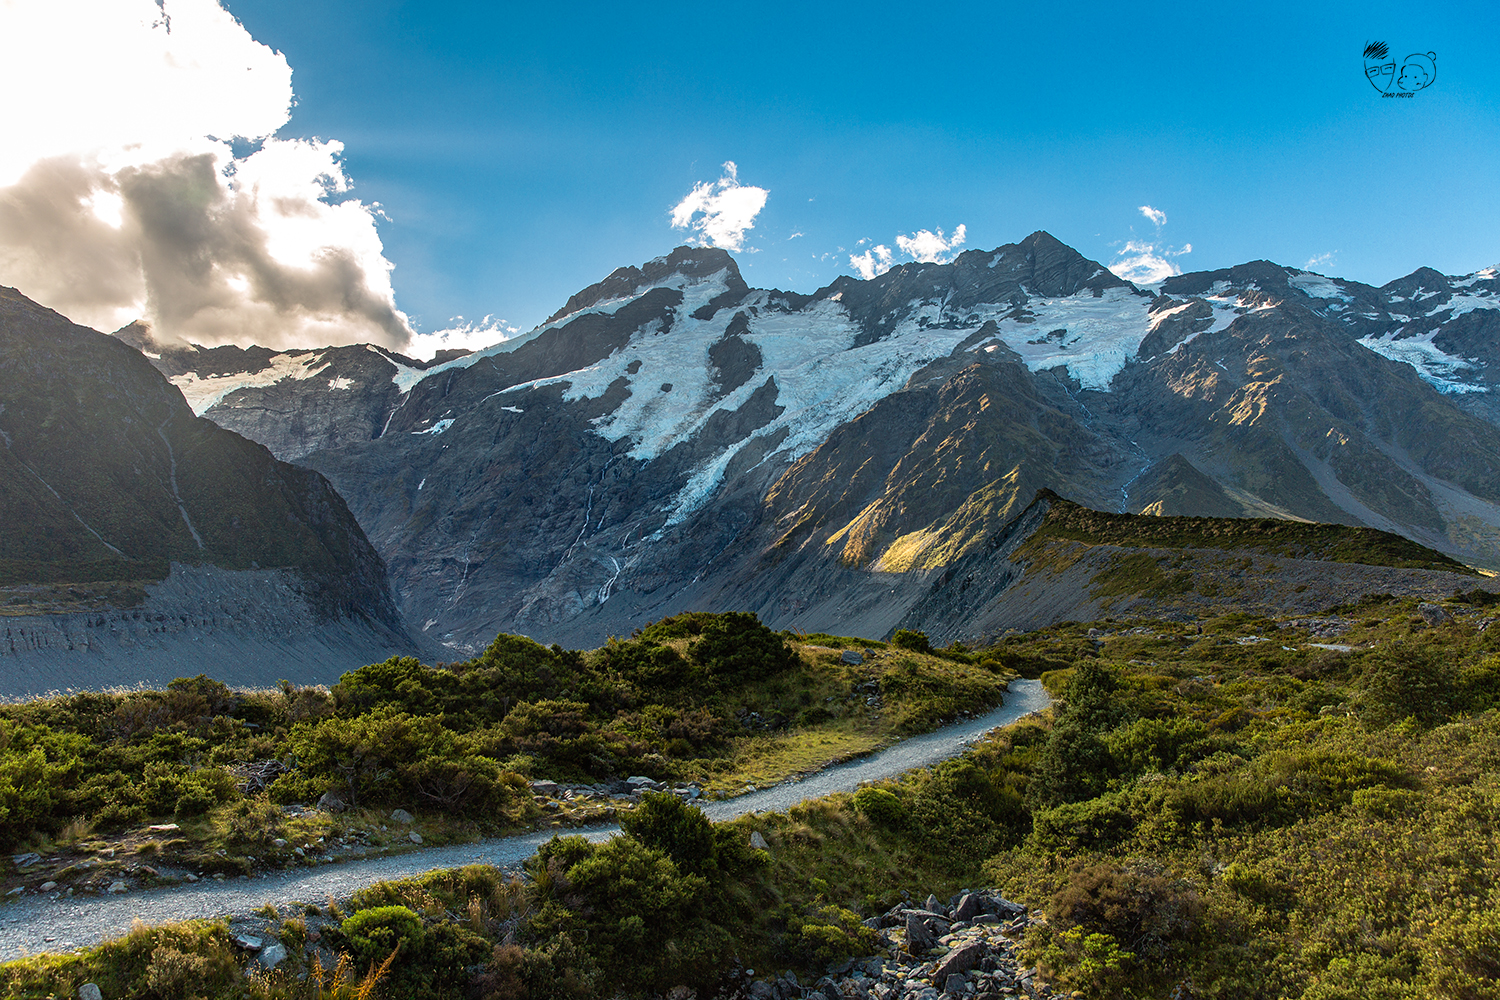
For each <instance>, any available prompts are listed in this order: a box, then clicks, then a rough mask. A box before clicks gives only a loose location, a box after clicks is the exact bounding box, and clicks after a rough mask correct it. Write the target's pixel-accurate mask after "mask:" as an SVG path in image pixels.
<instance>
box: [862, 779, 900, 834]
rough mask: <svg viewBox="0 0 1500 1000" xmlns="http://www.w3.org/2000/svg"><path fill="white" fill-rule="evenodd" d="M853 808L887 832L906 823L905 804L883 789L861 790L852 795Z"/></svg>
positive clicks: (893, 793)
mask: <svg viewBox="0 0 1500 1000" xmlns="http://www.w3.org/2000/svg"><path fill="white" fill-rule="evenodd" d="M854 808H856V809H858V810H859V811H860V812H861V813H863V814H864V815H866V816H868V817H869V818H870V822H872V823H874V824H876V825H877V826H883V827H885V828H886V829H888V830H895V829H899V828H900V827H901V826H902V825H903V824H904V823H905V822H906V804H905V803H903V802H902V801H901V799H900V798H899V797H898V796H897V795H896V793H895V792H892V791H890V790H888V789H885V788H861V789H860V790H859V791H857V792H855V793H854Z"/></svg>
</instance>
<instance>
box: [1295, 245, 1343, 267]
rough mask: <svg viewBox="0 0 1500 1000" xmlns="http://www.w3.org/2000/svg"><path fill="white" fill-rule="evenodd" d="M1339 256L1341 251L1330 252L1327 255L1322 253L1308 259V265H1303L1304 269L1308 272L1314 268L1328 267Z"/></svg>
mask: <svg viewBox="0 0 1500 1000" xmlns="http://www.w3.org/2000/svg"><path fill="white" fill-rule="evenodd" d="M1338 255H1339V251H1337V250H1330V251H1328V252H1327V253H1320V254H1317V255H1315V256H1312V257H1309V258H1307V263H1306V264H1303V265H1302V267H1303V269H1304V270H1308V271H1311V270H1313V269H1314V268H1319V267H1326V266H1327V265H1329V264H1332V263H1333V260H1334V258H1335V257H1337V256H1338Z"/></svg>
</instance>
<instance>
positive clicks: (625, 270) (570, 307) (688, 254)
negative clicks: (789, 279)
mask: <svg viewBox="0 0 1500 1000" xmlns="http://www.w3.org/2000/svg"><path fill="white" fill-rule="evenodd" d="M720 272H724V284H725V286H726V289H727V291H730V292H736V293H738V294H740V295H743V294H744V293H745V292H747V291H748V290H749V286H748V285H746V284H745V279H744V278H743V277H742V276H741V275H740V269H739V265H737V264H736V263H735V262H734V258H733V257H731V256H730V255H729V252H728V251H727V250H720V249H719V248H717V247H690V246H680V247H678V248H676V249H675V250H673V251H672V252H671V253H669V254H667V255H666V256H664V257H656V258H654V259H652V260H648V261H646V263H644V264H642V265H641V266H640V267H635V266H633V265H632V266H627V267H617V268H615V269H614V270H613V271H611V272H610V273H609V276H608V277H606V278H605V279H604V280H603V281H597V282H595V283H594V284H592V285H590V286H588V287H587V288H585V289H584V290H583V291H581V292H578V293H577V294H575V295H574V296H573V297H572V298H570V299H568V301H567V303H566V304H565V305H564V306H563V307H562V308H561V309H559V310H558V311H557V312H555V313H553V314H552V315H551V316H548V317H547V322H548V323H552V322H554V321H556V320H559V319H561V318H562V317H564V316H570V315H572V314H573V313H576V312H579V311H580V310H583V309H587V308H589V307H590V306H594V305H597V304H599V303H600V302H608V301H609V300H611V299H623V298H628V297H629V296H632V295H636V294H638V293H639V292H641V291H643V290H644V289H647V288H650V287H651V286H653V285H663V284H667V283H669V282H671V281H672V279H673V278H675V277H681V278H685V279H687V280H689V281H701V280H703V279H704V278H709V277H712V276H713V275H715V274H718V273H720Z"/></svg>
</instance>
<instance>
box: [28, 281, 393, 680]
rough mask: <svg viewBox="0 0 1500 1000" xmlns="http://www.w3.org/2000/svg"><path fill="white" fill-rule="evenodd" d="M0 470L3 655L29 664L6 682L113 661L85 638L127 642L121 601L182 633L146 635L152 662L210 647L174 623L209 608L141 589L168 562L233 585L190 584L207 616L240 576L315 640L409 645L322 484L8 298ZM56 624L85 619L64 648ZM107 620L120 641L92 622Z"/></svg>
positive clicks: (114, 348)
mask: <svg viewBox="0 0 1500 1000" xmlns="http://www.w3.org/2000/svg"><path fill="white" fill-rule="evenodd" d="M0 469H3V473H0V511H3V513H4V517H3V519H0V624H3V626H4V630H5V632H6V634H7V640H6V641H5V642H3V643H0V654H7V658H9V657H10V656H14V657H17V658H18V659H16V660H11V661H10V666H11V669H10V670H9V671H8V674H9V675H10V676H9V679H10V680H15V678H16V677H17V676H19V674H20V673H24V672H25V670H24V669H23V667H22V665H21V663H20V661H21V660H23V659H34V658H35V657H36V656H43V657H44V658H45V656H47V655H51V653H52V652H57V651H59V650H62V651H65V652H82V651H83V649H85V648H89V649H92V650H93V652H94V653H95V654H97V655H96V656H95V659H99V658H100V657H104V655H105V654H104V652H103V648H102V647H103V646H110V645H111V644H110V643H107V642H106V643H102V644H101V643H98V642H88V641H85V640H83V639H82V638H81V637H82V636H84V635H85V634H95V633H91V632H90V630H91V629H94V630H96V631H97V629H99V628H105V631H106V632H109V631H113V632H117V633H118V632H119V631H120V629H119V627H118V626H119V625H120V622H121V621H123V620H115V619H116V618H117V612H118V611H119V609H118V607H113V608H112V609H110V610H106V608H105V605H118V604H120V603H122V601H121V600H119V598H122V597H123V598H125V600H124V601H123V603H124V604H126V605H127V606H129V605H131V604H133V603H137V604H138V603H139V602H144V605H143V606H144V608H145V609H147V610H149V612H150V614H151V615H152V616H153V620H155V621H158V622H164V621H166V620H167V619H168V618H170V620H171V622H172V626H173V627H171V628H168V627H166V626H165V625H164V626H163V628H162V629H159V630H158V629H149V630H148V631H151V632H153V633H157V639H156V640H154V641H153V643H150V644H147V645H148V646H149V647H150V649H147V648H146V647H141V652H140V656H142V657H145V658H149V657H150V656H152V655H155V654H153V653H152V652H151V651H150V650H155V653H156V654H159V653H160V652H161V651H162V650H163V649H165V648H166V647H167V646H171V645H173V642H171V641H168V637H169V636H175V637H176V639H175V640H173V641H175V642H176V643H177V644H181V643H193V642H198V641H201V640H202V639H203V631H204V630H203V629H202V628H196V627H195V628H185V629H178V628H176V627H175V626H176V625H177V624H181V623H186V622H188V620H189V619H190V618H191V619H193V620H194V621H198V620H199V619H204V620H205V621H206V620H207V619H208V618H213V612H212V611H211V610H205V609H203V608H199V607H197V606H196V605H194V606H193V607H191V608H189V607H188V606H187V605H183V606H182V607H181V608H179V607H178V606H177V604H174V603H173V601H172V600H170V599H168V598H167V597H166V596H165V594H163V595H161V596H158V597H153V596H152V594H149V593H148V592H147V591H148V590H149V589H150V587H149V585H153V584H158V583H161V582H162V581H164V580H167V579H168V578H176V577H179V576H180V572H179V570H178V569H174V566H177V567H181V571H182V572H188V573H191V572H192V570H191V569H190V568H191V567H206V568H215V569H217V570H220V571H223V572H222V573H218V574H211V575H210V578H208V579H209V582H208V583H204V584H202V585H200V586H196V587H192V588H189V589H190V590H192V591H194V594H195V595H196V596H195V597H194V600H198V599H202V600H206V601H208V602H209V604H210V605H212V606H213V607H217V606H219V605H220V604H222V603H223V602H225V601H231V602H232V601H233V600H235V599H236V596H235V595H236V594H237V593H238V591H239V590H241V589H243V588H241V587H240V581H237V580H236V578H235V576H234V575H235V574H242V575H243V574H249V575H252V576H253V575H256V574H260V575H264V574H267V573H270V574H273V575H276V576H277V581H276V583H275V584H273V585H270V589H269V591H268V592H269V593H270V594H272V596H271V597H270V598H268V599H266V600H259V601H258V603H259V605H260V606H261V612H263V613H266V614H271V616H272V617H273V618H274V617H275V616H274V614H272V612H273V611H275V610H276V609H278V608H279V609H280V610H282V611H285V612H286V613H287V614H288V615H291V617H292V619H295V620H296V621H297V622H299V623H301V625H302V626H304V627H306V628H313V627H317V626H321V625H323V624H327V623H337V622H351V621H354V622H358V623H360V624H359V625H358V628H359V629H360V630H361V634H362V635H363V634H364V633H366V632H368V633H369V636H377V637H379V639H378V641H364V640H361V643H362V648H361V652H360V654H359V655H361V656H363V655H367V654H368V653H369V652H371V651H374V650H376V649H379V648H384V647H383V646H382V643H384V644H385V646H389V647H392V648H404V649H412V648H414V647H413V644H412V641H411V639H410V638H409V637H407V636H406V635H405V632H404V626H403V625H402V622H401V618H400V615H399V613H398V612H397V610H396V608H395V605H394V604H393V602H392V600H391V596H390V590H389V586H388V584H387V581H386V569H385V564H384V562H383V560H382V559H381V557H380V555H379V553H378V552H376V551H375V549H374V548H373V546H371V544H370V542H369V540H368V539H367V538H366V537H365V534H364V532H363V531H362V530H361V529H360V527H359V524H358V523H357V521H356V520H355V518H354V516H353V515H352V514H351V513H350V511H349V508H348V506H347V505H346V504H345V502H344V500H343V498H342V497H340V496H339V494H338V493H337V492H336V491H335V490H334V488H333V487H332V486H331V485H330V484H329V483H328V481H327V480H326V479H325V478H324V477H323V476H321V475H319V474H318V473H316V472H313V471H311V470H309V469H306V468H302V467H299V466H294V465H290V464H287V463H285V462H281V461H278V460H277V459H276V458H274V457H273V456H272V455H271V454H270V453H269V452H268V451H267V450H266V449H265V448H264V447H262V446H261V445H259V444H256V443H254V442H252V441H249V440H246V439H245V438H243V437H241V436H240V435H238V434H235V433H233V432H231V431H227V430H224V429H223V428H221V427H219V426H217V425H215V424H214V423H213V422H212V421H209V420H205V419H202V418H200V417H196V416H194V414H193V412H192V410H191V409H190V408H189V407H188V405H187V403H186V401H185V400H184V398H183V396H182V393H181V392H180V391H178V389H177V388H176V387H175V386H173V385H172V384H171V383H170V382H169V381H167V379H165V378H164V377H162V375H161V374H160V373H159V372H158V371H157V370H155V369H154V368H153V367H152V365H151V364H150V363H149V362H148V360H147V359H146V358H145V357H143V356H142V355H141V353H140V352H138V351H137V350H134V349H132V348H131V347H129V346H127V345H126V344H125V343H122V342H121V341H120V340H119V339H117V338H111V337H108V336H105V335H104V334H100V333H97V332H95V331H93V330H89V329H86V328H84V327H79V326H76V325H74V324H72V323H70V322H68V321H67V320H66V319H64V318H63V317H62V316H60V315H58V314H57V313H54V312H52V311H51V310H48V309H44V308H43V307H41V306H39V305H37V304H36V303H34V302H31V301H30V300H29V299H27V298H26V297H25V296H23V295H21V294H20V293H19V292H17V291H15V290H14V289H9V288H0ZM200 583H201V581H200ZM58 586H62V587H64V589H63V590H61V591H57V590H56V587H58ZM257 588H258V589H262V590H264V589H266V588H262V587H259V585H256V586H252V587H251V588H250V589H251V590H256V589H257ZM179 589H180V588H179ZM168 590H171V588H168ZM95 591H98V592H99V593H94V592H95ZM180 596H181V595H180ZM153 602H154V603H153ZM178 603H180V602H178ZM188 603H189V604H192V601H191V600H190V601H189V602H188ZM59 610H67V611H75V612H81V615H80V617H79V620H78V622H76V623H73V624H70V625H67V626H66V628H64V630H63V632H62V633H58V634H57V635H54V632H55V631H56V628H57V627H61V626H62V623H61V622H60V620H58V619H55V618H53V617H51V616H50V615H49V614H48V613H49V612H52V611H59ZM140 611H141V608H140V607H137V610H136V611H135V612H134V613H135V614H137V615H139V614H140ZM179 612H180V614H179ZM111 616H114V617H111ZM157 616H161V617H157ZM205 616H206V617H205ZM104 618H111V620H112V621H115V625H114V627H109V628H106V627H105V626H104V625H102V624H100V625H97V626H96V625H91V624H89V623H90V622H91V621H94V620H95V619H98V620H100V621H101V623H102V620H103V619H104ZM127 631H129V630H128V629H127ZM59 636H61V637H59ZM96 637H99V638H102V634H101V635H98V636H96ZM75 639H78V640H79V641H74V640H75ZM80 643H81V644H82V645H81V646H80ZM118 645H120V644H118V643H117V644H114V646H118ZM125 645H130V644H125ZM65 647H66V648H65ZM111 648H113V647H111ZM49 651H50V652H49ZM114 652H117V653H121V655H124V656H126V658H127V659H128V658H129V654H128V652H121V650H119V649H115V650H114ZM111 655H113V654H111ZM105 658H108V657H105ZM99 662H100V663H101V664H102V663H103V660H99ZM226 665H229V664H226ZM349 665H351V666H353V665H358V664H349ZM296 666H297V665H296V664H295V663H289V664H283V665H281V669H283V670H284V671H286V673H287V675H288V676H290V675H292V674H294V673H295V672H296V670H295V668H296ZM272 669H274V668H272ZM64 673H66V671H65V672H64ZM87 673H88V671H87V670H84V671H83V673H82V674H80V675H79V678H77V680H78V686H84V685H85V684H86V683H89V682H87V681H85V680H83V679H82V678H83V676H84V675H86V674H87ZM58 676H59V678H61V676H62V675H58ZM112 676H113V675H112ZM74 679H75V678H72V677H71V675H69V678H68V680H70V681H71V680H74ZM168 679H170V678H168ZM43 681H44V679H41V680H38V683H42V682H43ZM56 683H65V682H64V681H63V680H58V681H57V682H56ZM42 689H45V688H42ZM7 690H9V689H7Z"/></svg>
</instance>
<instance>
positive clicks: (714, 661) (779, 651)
mask: <svg viewBox="0 0 1500 1000" xmlns="http://www.w3.org/2000/svg"><path fill="white" fill-rule="evenodd" d="M688 658H689V659H690V660H692V661H693V663H694V664H696V665H697V666H699V667H701V668H702V670H703V673H704V675H705V678H706V680H707V681H708V683H710V684H712V685H714V686H715V687H717V688H719V689H720V690H723V689H726V688H730V687H736V686H739V685H743V684H747V683H750V682H753V681H759V680H763V679H765V678H768V677H774V676H776V675H778V674H781V673H785V672H786V671H788V670H790V669H791V668H792V667H794V666H796V665H797V663H798V660H797V654H796V653H795V652H793V650H792V647H791V646H789V645H788V644H787V642H786V640H785V639H783V638H782V637H781V636H780V635H779V634H777V633H776V632H773V631H771V630H770V629H769V628H767V627H766V626H764V625H762V624H761V623H760V619H759V618H757V617H756V616H755V615H753V614H749V613H745V612H740V611H731V612H728V613H726V614H722V615H717V616H715V617H714V619H713V620H712V621H710V622H707V623H706V624H704V626H703V631H702V633H701V634H700V635H699V637H698V638H697V640H695V641H694V642H693V643H692V644H691V645H690V646H688Z"/></svg>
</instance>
